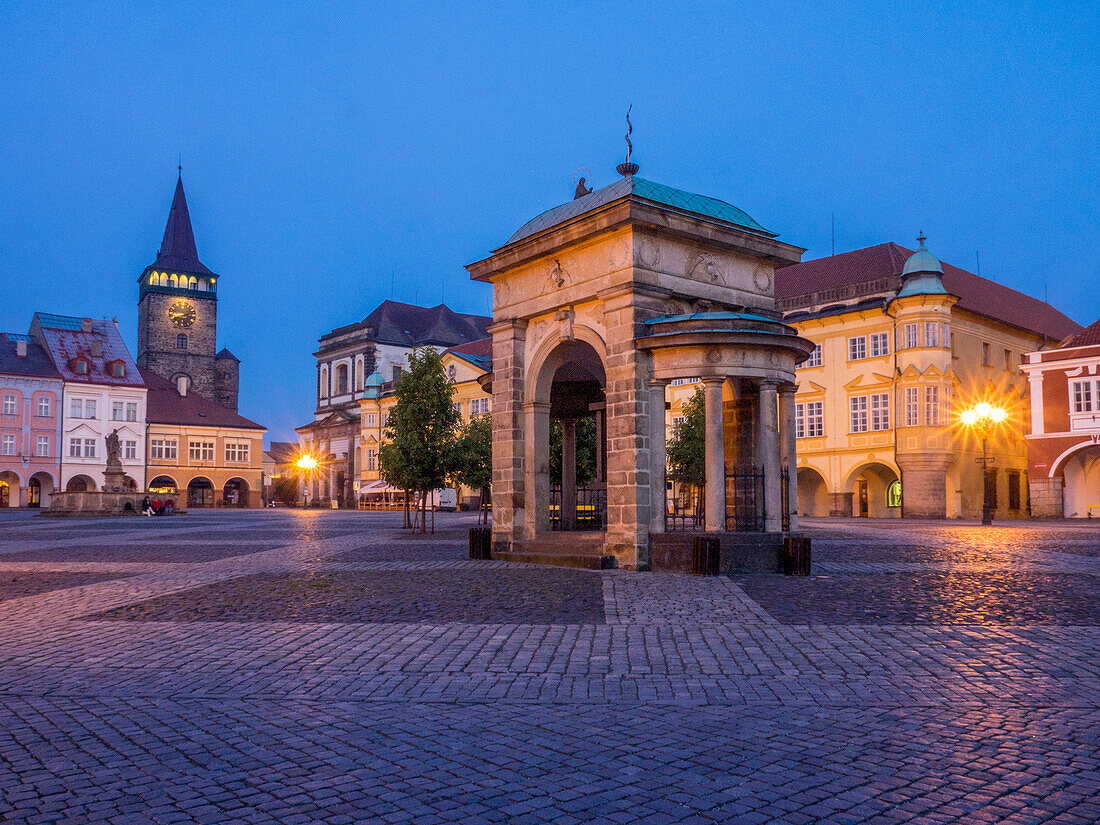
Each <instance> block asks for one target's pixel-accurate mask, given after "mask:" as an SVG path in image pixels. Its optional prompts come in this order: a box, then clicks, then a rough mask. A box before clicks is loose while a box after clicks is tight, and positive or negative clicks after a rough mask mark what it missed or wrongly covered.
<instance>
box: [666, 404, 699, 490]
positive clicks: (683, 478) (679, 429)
mask: <svg viewBox="0 0 1100 825" xmlns="http://www.w3.org/2000/svg"><path fill="white" fill-rule="evenodd" d="M683 414H684V420H683V421H681V422H680V423H679V424H678V425H677V426H676V429H675V430H674V431H673V433H672V438H670V439H669V440H668V445H667V447H666V454H667V456H668V475H669V478H670V479H672V480H673V481H678V482H679V483H680V484H681V485H685V486H687V487H693V488H699V487H702V486H703V484H704V482H705V481H706V477H707V476H706V473H707V466H706V406H705V402H704V400H703V391H702V390H696V391H695V395H693V396H692V397H691V398H690V399H689V400H688V401H687V402H686V403H685V404H684V406H683Z"/></svg>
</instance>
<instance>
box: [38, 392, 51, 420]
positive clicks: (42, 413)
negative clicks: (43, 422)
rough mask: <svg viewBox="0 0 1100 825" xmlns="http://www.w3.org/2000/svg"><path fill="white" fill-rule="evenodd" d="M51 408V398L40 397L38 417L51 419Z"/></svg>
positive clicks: (46, 396)
mask: <svg viewBox="0 0 1100 825" xmlns="http://www.w3.org/2000/svg"><path fill="white" fill-rule="evenodd" d="M51 406H52V405H51V404H50V397H49V396H48V395H40V396H38V417H39V418H49V417H50V416H51V415H52V414H53V412H52V410H51V409H50V408H51Z"/></svg>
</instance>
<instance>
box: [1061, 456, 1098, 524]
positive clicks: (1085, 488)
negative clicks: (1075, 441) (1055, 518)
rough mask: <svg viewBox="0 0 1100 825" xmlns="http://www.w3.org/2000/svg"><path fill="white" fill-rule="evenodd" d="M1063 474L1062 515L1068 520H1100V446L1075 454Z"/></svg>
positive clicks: (1064, 468) (1064, 467) (1064, 466)
mask: <svg viewBox="0 0 1100 825" xmlns="http://www.w3.org/2000/svg"><path fill="white" fill-rule="evenodd" d="M1062 473H1063V476H1064V478H1065V487H1064V488H1063V490H1062V514H1063V515H1064V516H1065V517H1066V518H1100V445H1098V446H1092V447H1086V448H1085V449H1083V450H1081V451H1080V452H1077V453H1074V454H1073V455H1072V456H1071V457H1070V458H1069V459H1067V461H1066V463H1065V465H1063V469H1062Z"/></svg>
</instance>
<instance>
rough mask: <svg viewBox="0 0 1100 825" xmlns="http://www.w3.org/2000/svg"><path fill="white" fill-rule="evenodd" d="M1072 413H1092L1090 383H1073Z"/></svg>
mask: <svg viewBox="0 0 1100 825" xmlns="http://www.w3.org/2000/svg"><path fill="white" fill-rule="evenodd" d="M1072 386H1073V411H1074V412H1078V413H1079V412H1092V381H1074V382H1072Z"/></svg>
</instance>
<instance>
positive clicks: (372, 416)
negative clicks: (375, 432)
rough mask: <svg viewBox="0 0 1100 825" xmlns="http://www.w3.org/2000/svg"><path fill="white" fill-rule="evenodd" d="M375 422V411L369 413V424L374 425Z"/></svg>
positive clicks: (369, 425)
mask: <svg viewBox="0 0 1100 825" xmlns="http://www.w3.org/2000/svg"><path fill="white" fill-rule="evenodd" d="M374 422H375V417H374V413H367V426H368V427H373V426H374Z"/></svg>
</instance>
